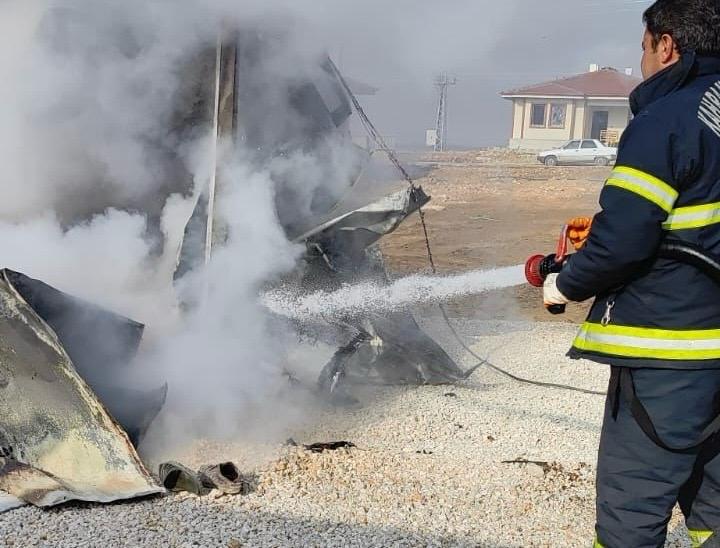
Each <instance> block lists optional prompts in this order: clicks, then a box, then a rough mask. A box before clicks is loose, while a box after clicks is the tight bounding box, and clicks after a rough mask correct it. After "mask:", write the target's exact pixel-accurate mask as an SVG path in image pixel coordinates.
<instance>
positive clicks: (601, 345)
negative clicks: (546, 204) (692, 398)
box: [557, 54, 720, 369]
mask: <svg viewBox="0 0 720 548" xmlns="http://www.w3.org/2000/svg"><path fill="white" fill-rule="evenodd" d="M630 104H631V108H632V110H633V113H634V114H635V118H634V119H633V121H632V122H631V123H630V125H629V127H628V129H627V130H626V131H625V133H624V134H623V136H622V139H621V141H620V146H619V150H618V158H617V164H616V166H615V169H614V170H613V172H612V174H611V175H610V178H609V179H608V180H607V182H606V184H605V187H604V188H603V191H602V193H601V195H600V206H601V208H602V211H601V212H600V213H599V214H598V215H597V216H596V217H595V220H594V222H593V227H592V230H591V232H590V236H589V239H588V241H587V244H586V245H585V247H584V248H583V249H582V250H581V251H580V252H578V253H577V254H575V255H574V256H573V257H572V258H571V260H570V261H569V263H568V264H567V266H566V267H565V268H564V269H563V271H562V273H561V274H560V276H559V278H558V282H557V284H558V288H559V289H560V291H562V293H563V294H564V295H565V296H566V297H568V298H569V299H571V300H573V301H583V300H586V299H588V298H590V297H593V296H596V297H597V298H596V300H595V303H594V305H593V307H592V309H591V311H590V314H589V316H588V320H587V322H586V323H585V324H584V325H583V326H582V328H581V329H580V333H579V334H578V336H577V338H576V339H575V342H574V343H573V348H572V349H571V351H570V353H569V356H570V357H572V358H587V359H590V360H593V361H597V362H601V363H612V364H614V365H619V366H628V367H654V368H675V369H703V368H720V286H718V285H717V284H716V283H715V282H713V281H712V280H711V279H710V278H709V277H708V276H707V275H706V274H704V273H703V272H701V271H700V270H698V269H696V268H695V267H693V266H690V265H687V264H683V263H679V262H676V261H673V260H669V259H661V258H657V256H656V254H657V250H658V247H659V245H660V243H661V242H662V241H663V239H665V238H669V237H671V238H676V239H680V240H682V241H685V242H689V243H693V244H697V245H700V246H701V247H702V248H703V249H705V250H706V251H707V252H710V253H712V254H714V255H717V256H719V257H720V58H719V57H709V56H696V55H695V54H685V55H683V57H682V59H681V61H680V62H679V63H677V64H675V65H673V66H671V67H669V68H668V69H666V70H664V71H663V72H661V73H659V74H657V75H655V76H654V77H653V78H651V79H649V80H647V81H646V82H644V83H642V84H641V85H640V86H639V87H638V88H637V89H636V90H635V91H634V92H633V94H632V96H631V98H630Z"/></svg>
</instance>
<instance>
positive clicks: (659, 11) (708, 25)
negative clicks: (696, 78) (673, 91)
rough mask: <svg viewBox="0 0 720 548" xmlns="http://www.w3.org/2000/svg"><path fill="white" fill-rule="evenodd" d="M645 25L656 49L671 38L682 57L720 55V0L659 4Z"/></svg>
mask: <svg viewBox="0 0 720 548" xmlns="http://www.w3.org/2000/svg"><path fill="white" fill-rule="evenodd" d="M643 22H644V23H645V26H646V27H647V30H648V32H649V33H650V34H651V35H652V37H653V47H657V45H658V43H659V42H660V39H661V38H662V36H663V35H664V34H669V35H670V36H672V39H673V40H674V41H675V44H676V45H677V48H678V50H679V52H680V53H686V52H688V51H695V52H696V53H699V54H701V55H720V0H657V2H655V3H654V4H653V5H652V6H650V7H649V8H648V9H647V10H646V11H645V13H644V14H643Z"/></svg>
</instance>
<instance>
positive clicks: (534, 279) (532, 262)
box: [525, 255, 545, 287]
mask: <svg viewBox="0 0 720 548" xmlns="http://www.w3.org/2000/svg"><path fill="white" fill-rule="evenodd" d="M544 260H545V256H544V255H533V256H532V257H530V258H529V259H528V260H527V262H526V263H525V278H526V279H527V281H528V283H529V284H530V285H532V286H533V287H542V286H543V283H545V279H544V278H543V277H542V274H541V273H540V263H542V262H543V261H544Z"/></svg>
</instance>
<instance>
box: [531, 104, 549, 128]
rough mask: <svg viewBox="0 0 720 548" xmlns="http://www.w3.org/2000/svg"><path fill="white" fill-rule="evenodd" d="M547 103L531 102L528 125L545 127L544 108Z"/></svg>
mask: <svg viewBox="0 0 720 548" xmlns="http://www.w3.org/2000/svg"><path fill="white" fill-rule="evenodd" d="M546 107H547V105H545V104H540V103H533V105H532V112H531V113H530V127H545V120H546V117H545V110H546Z"/></svg>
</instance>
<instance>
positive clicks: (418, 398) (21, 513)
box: [0, 322, 689, 548]
mask: <svg viewBox="0 0 720 548" xmlns="http://www.w3.org/2000/svg"><path fill="white" fill-rule="evenodd" d="M462 330H463V334H464V335H466V336H468V337H470V335H471V334H472V336H473V338H474V344H475V346H474V348H475V349H476V351H477V352H478V353H479V354H481V355H483V356H489V357H490V359H491V361H493V362H494V363H496V364H497V365H500V366H502V367H505V368H507V369H510V370H511V371H512V372H513V373H515V374H518V375H522V376H526V377H530V378H533V379H537V380H543V381H551V382H562V383H570V384H573V385H576V386H582V387H585V388H591V389H596V390H602V389H604V387H605V383H606V382H607V371H606V369H605V368H604V367H601V366H596V365H592V364H589V363H583V362H573V361H570V360H567V359H566V358H563V357H562V356H563V354H564V351H565V349H566V347H567V345H568V343H569V341H570V340H571V338H572V335H573V333H574V328H572V327H571V326H567V325H565V324H562V325H561V324H532V323H518V322H513V323H509V322H503V323H501V322H482V323H481V322H471V323H466V324H464V325H463V329H462ZM466 363H467V364H470V363H471V362H469V361H467V362H466ZM363 402H364V405H363V406H362V408H359V409H345V410H333V411H330V410H328V409H320V408H319V409H316V410H314V411H313V412H311V413H310V415H309V416H308V420H307V422H306V424H311V425H312V427H305V428H303V429H297V428H296V429H295V430H294V431H292V432H288V434H289V435H292V437H293V438H294V439H296V440H297V441H298V442H300V443H311V442H317V441H330V440H349V441H352V442H354V443H355V444H356V445H357V448H355V449H341V450H338V451H335V452H326V453H323V454H314V453H310V452H307V451H304V450H302V449H298V448H294V447H283V446H282V445H280V444H258V443H253V444H250V443H243V444H239V443H238V444H224V443H217V442H198V443H197V444H196V445H195V446H194V447H192V448H189V449H187V450H186V452H185V454H184V455H182V456H183V458H184V462H186V463H188V464H191V465H199V464H204V463H207V462H217V461H220V460H228V459H230V460H234V461H235V462H237V463H238V464H239V465H240V466H241V467H243V468H244V469H245V470H248V471H252V472H253V473H255V474H256V482H255V483H256V488H255V490H254V492H253V493H252V494H250V495H247V496H244V497H221V496H218V495H217V494H212V495H210V496H208V497H205V498H202V499H198V498H195V497H193V496H190V495H172V496H168V497H162V498H155V499H151V500H145V501H140V502H133V503H125V504H114V505H109V506H100V505H88V504H76V505H70V506H66V507H63V508H59V509H53V510H50V511H42V510H38V509H34V508H27V507H26V508H21V509H19V510H15V511H12V512H9V513H7V514H3V515H0V543H2V546H14V547H26V546H48V547H50V546H67V547H74V546H88V547H89V546H92V547H95V546H103V547H105V546H113V547H114V546H127V547H137V546H167V547H185V546H208V547H216V546H217V547H229V548H238V547H240V546H253V547H255V546H301V545H302V546H318V547H319V546H378V547H380V546H482V547H498V548H500V547H502V548H504V547H528V546H537V547H561V546H562V547H566V546H567V547H575V546H578V547H582V546H584V547H587V546H589V544H590V542H591V539H592V536H593V519H594V518H593V505H594V502H593V497H594V484H593V483H594V479H593V478H594V470H595V465H594V461H595V453H596V448H597V443H598V435H599V427H600V421H601V416H602V405H603V400H602V398H601V397H598V396H592V395H584V394H578V393H571V392H564V391H559V390H548V389H544V388H539V387H535V386H529V385H521V384H517V383H515V382H513V381H509V380H507V379H505V378H503V377H500V376H499V375H497V374H496V373H493V372H492V371H490V370H488V369H481V370H478V371H477V372H476V373H474V374H473V376H472V377H471V378H470V379H469V381H468V382H467V383H465V384H464V385H462V386H453V387H422V388H382V389H379V390H375V391H374V392H373V393H366V394H364V395H363ZM518 459H526V460H529V461H540V462H542V463H547V464H504V463H503V461H508V460H518ZM668 546H674V547H685V546H689V543H687V542H686V541H685V530H684V528H683V526H682V525H680V524H679V520H678V519H677V516H676V518H675V519H674V520H673V523H672V524H671V535H670V540H669V542H668Z"/></svg>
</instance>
